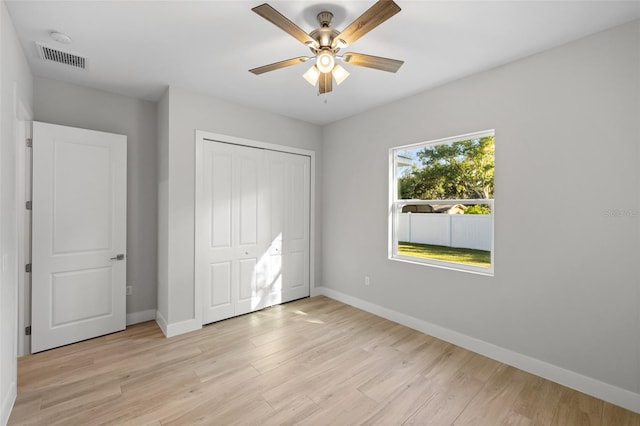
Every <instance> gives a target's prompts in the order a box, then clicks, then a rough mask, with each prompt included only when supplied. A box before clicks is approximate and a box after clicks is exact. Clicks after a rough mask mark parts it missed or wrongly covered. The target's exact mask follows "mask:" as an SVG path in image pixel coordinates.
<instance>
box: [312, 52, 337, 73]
mask: <svg viewBox="0 0 640 426" xmlns="http://www.w3.org/2000/svg"><path fill="white" fill-rule="evenodd" d="M335 63H336V62H335V60H334V59H333V54H332V53H331V52H330V51H328V50H324V51H322V52H320V53H319V54H318V56H317V57H316V66H317V67H318V69H319V70H320V72H321V73H326V72H331V70H333V67H334V65H335Z"/></svg>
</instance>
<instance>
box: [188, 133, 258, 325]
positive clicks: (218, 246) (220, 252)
mask: <svg viewBox="0 0 640 426" xmlns="http://www.w3.org/2000/svg"><path fill="white" fill-rule="evenodd" d="M262 153H263V152H262V150H257V149H251V148H247V147H242V146H237V145H229V144H224V143H218V142H206V143H205V144H204V147H203V168H202V172H203V182H202V189H203V203H201V205H202V208H204V209H205V214H204V215H203V218H204V219H205V221H204V223H203V224H202V225H204V226H202V230H203V232H205V233H206V241H207V244H206V247H200V248H199V250H205V253H204V254H205V255H204V259H205V261H204V262H201V263H200V264H199V265H196V267H197V268H199V269H200V270H199V271H198V272H199V273H198V274H197V278H196V279H203V280H204V283H203V284H204V285H203V307H204V311H203V323H205V324H206V323H210V322H213V321H219V320H221V319H224V318H230V317H232V316H234V315H241V314H243V313H247V312H251V311H252V310H254V309H256V307H257V306H258V304H259V292H258V289H259V287H264V284H263V283H264V281H265V272H264V267H263V265H262V264H261V254H262V253H263V252H264V249H265V247H264V240H265V236H266V231H267V228H266V223H265V222H264V219H263V212H264V211H265V209H266V205H265V202H264V195H265V194H264V189H263V186H264V181H263V180H262V179H261V174H262V168H263V165H262V159H261V157H262ZM261 244H262V245H261Z"/></svg>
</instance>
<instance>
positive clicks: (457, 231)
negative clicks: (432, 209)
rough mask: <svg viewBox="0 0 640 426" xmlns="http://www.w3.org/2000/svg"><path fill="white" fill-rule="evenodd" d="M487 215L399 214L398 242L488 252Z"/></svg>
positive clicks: (489, 229) (488, 225) (489, 241)
mask: <svg viewBox="0 0 640 426" xmlns="http://www.w3.org/2000/svg"><path fill="white" fill-rule="evenodd" d="M491 222H492V220H491V215H480V214H434V213H399V214H398V227H397V228H396V229H397V230H398V241H405V242H409V243H419V244H433V245H438V246H447V247H460V248H470V249H476V250H491V234H492V233H491Z"/></svg>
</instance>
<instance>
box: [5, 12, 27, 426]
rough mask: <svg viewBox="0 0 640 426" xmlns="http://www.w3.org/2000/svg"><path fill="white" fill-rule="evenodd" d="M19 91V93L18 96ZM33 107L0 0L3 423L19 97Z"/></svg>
mask: <svg viewBox="0 0 640 426" xmlns="http://www.w3.org/2000/svg"><path fill="white" fill-rule="evenodd" d="M14 94H15V95H17V99H16V96H15V95H14ZM17 101H19V102H21V103H22V104H23V105H24V106H25V107H26V108H28V109H32V108H33V76H32V74H31V70H30V69H29V65H28V64H27V60H26V58H25V56H24V53H23V51H22V47H21V46H20V43H19V42H18V38H17V36H16V32H15V29H14V27H13V24H12V22H11V17H10V16H9V12H8V11H7V7H6V5H5V3H4V1H3V0H0V264H4V267H2V268H0V424H5V422H6V420H7V419H8V417H9V411H10V409H11V406H12V405H13V401H14V399H15V396H16V374H17V363H16V345H17V331H18V325H17V321H16V320H17V317H18V313H17V312H16V308H17V306H18V274H19V271H22V269H19V268H18V253H17V248H18V246H17V244H18V242H17V232H16V228H17V227H16V220H17V216H16V215H17V214H18V213H22V212H23V211H24V210H23V209H22V208H18V206H17V205H16V185H17V183H16V146H17V141H16V134H15V133H14V132H15V129H14V122H15V119H16V102H17Z"/></svg>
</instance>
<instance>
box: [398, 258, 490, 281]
mask: <svg viewBox="0 0 640 426" xmlns="http://www.w3.org/2000/svg"><path fill="white" fill-rule="evenodd" d="M389 260H392V261H396V262H404V263H412V264H414V265H421V266H430V267H433V268H440V269H448V270H450V271H459V272H466V273H470V274H476V275H484V276H487V277H493V276H494V272H493V265H492V266H491V267H490V268H483V267H480V266H473V265H465V264H462V263H455V262H446V261H441V260H435V259H424V258H418V257H413V256H402V255H391V256H389Z"/></svg>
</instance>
